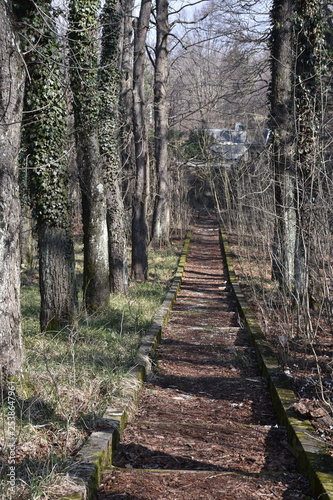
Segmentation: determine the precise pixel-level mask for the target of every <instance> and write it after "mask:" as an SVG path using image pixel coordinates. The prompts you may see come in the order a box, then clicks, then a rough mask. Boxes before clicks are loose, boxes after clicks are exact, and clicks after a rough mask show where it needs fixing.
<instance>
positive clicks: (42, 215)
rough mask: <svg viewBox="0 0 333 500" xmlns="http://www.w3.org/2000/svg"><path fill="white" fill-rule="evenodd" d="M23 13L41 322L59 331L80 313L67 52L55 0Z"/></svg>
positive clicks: (28, 162)
mask: <svg viewBox="0 0 333 500" xmlns="http://www.w3.org/2000/svg"><path fill="white" fill-rule="evenodd" d="M21 14H23V17H22V19H21V27H20V32H21V34H22V43H23V45H24V48H25V61H26V65H27V69H28V73H29V79H28V80H27V84H26V92H25V103H24V110H25V118H24V128H23V146H24V158H23V164H24V168H26V169H27V171H28V178H29V187H30V192H31V203H32V206H33V212H34V215H35V218H36V221H37V233H38V250H39V284H40V294H41V310H40V324H41V329H42V330H53V329H59V328H62V327H63V326H65V325H68V324H72V322H73V320H74V316H75V312H76V287H75V271H74V249H73V240H72V233H71V206H70V202H69V176H68V166H69V157H68V154H67V151H66V147H67V133H68V118H67V111H66V110H67V102H66V98H65V93H66V87H65V86H64V74H63V67H64V64H63V63H64V61H63V59H62V56H61V54H63V51H62V50H61V49H60V47H59V43H58V37H57V30H56V26H55V23H54V22H53V20H52V7H51V0H39V2H31V3H29V4H28V5H27V6H26V9H25V12H24V13H23V12H21Z"/></svg>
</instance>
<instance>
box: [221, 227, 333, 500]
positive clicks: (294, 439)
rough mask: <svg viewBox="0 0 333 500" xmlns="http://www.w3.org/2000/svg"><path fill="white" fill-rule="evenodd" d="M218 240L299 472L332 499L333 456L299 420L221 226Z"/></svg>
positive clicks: (316, 490)
mask: <svg viewBox="0 0 333 500" xmlns="http://www.w3.org/2000/svg"><path fill="white" fill-rule="evenodd" d="M220 241H221V251H222V254H223V255H224V257H225V259H226V263H227V268H228V279H229V282H230V284H231V286H232V288H233V291H234V293H235V296H236V300H237V304H238V309H239V312H240V314H241V316H242V319H243V321H244V323H245V324H246V326H247V328H248V330H249V333H250V336H251V343H252V345H253V346H254V348H255V350H256V354H257V357H258V360H259V363H260V365H261V369H262V373H263V375H264V376H265V377H267V378H268V382H269V388H270V392H271V395H272V399H273V403H274V406H275V409H276V411H277V414H278V417H279V421H280V423H281V424H282V425H284V426H285V427H286V429H287V433H288V439H289V443H290V445H291V446H292V449H293V453H294V455H295V459H296V463H297V466H298V468H299V471H300V472H301V473H302V474H303V475H305V476H306V477H308V479H309V480H310V485H311V488H312V491H313V493H314V494H315V495H316V498H320V499H322V500H324V499H325V500H328V499H331V500H333V457H332V456H331V455H330V453H329V452H328V450H327V448H326V446H325V444H324V443H322V442H320V441H319V439H318V437H317V435H316V433H315V430H314V428H313V427H312V425H311V423H310V421H309V420H306V419H300V418H299V414H298V413H296V412H295V411H294V410H293V409H292V405H293V404H294V403H296V402H298V399H297V398H296V395H295V393H294V392H293V390H292V389H291V384H290V380H289V379H288V377H287V375H286V374H285V373H284V372H283V371H282V369H281V368H280V366H279V363H278V361H277V359H276V356H275V353H274V351H273V349H272V348H271V346H270V345H269V343H268V341H267V339H266V337H265V335H264V333H263V332H262V330H261V328H260V326H259V323H258V322H257V320H256V318H255V316H254V314H253V312H252V310H251V308H250V306H249V304H248V303H247V301H246V299H245V296H244V294H243V293H242V291H241V288H240V285H239V282H238V278H237V275H236V273H235V271H234V268H233V263H232V253H231V251H230V247H229V244H228V241H227V238H226V235H225V233H224V232H223V230H222V229H221V228H220Z"/></svg>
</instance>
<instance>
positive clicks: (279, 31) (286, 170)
mask: <svg viewBox="0 0 333 500" xmlns="http://www.w3.org/2000/svg"><path fill="white" fill-rule="evenodd" d="M293 5H294V1H293V0H276V1H275V2H274V4H273V7H272V10H271V20H272V32H271V65H272V87H271V116H270V128H271V130H272V136H273V144H272V164H273V170H274V178H275V207H276V227H275V235H274V248H273V275H274V277H275V278H276V279H277V280H278V281H279V283H280V284H281V286H282V287H283V288H284V289H285V290H286V291H288V292H289V293H291V294H292V293H293V292H294V286H295V281H294V277H295V276H294V259H295V245H296V203H295V201H296V200H295V182H296V178H295V135H294V108H293V103H292V102H293V68H294V40H293V34H292V33H293V32H292V22H293V21H292V19H293V12H294V7H293Z"/></svg>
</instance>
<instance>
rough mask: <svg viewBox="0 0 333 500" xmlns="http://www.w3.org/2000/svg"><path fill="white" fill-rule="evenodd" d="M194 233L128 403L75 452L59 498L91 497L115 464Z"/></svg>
mask: <svg viewBox="0 0 333 500" xmlns="http://www.w3.org/2000/svg"><path fill="white" fill-rule="evenodd" d="M191 236H192V232H191V231H188V233H187V234H186V237H185V241H184V245H183V249H182V253H181V255H180V258H179V262H178V266H177V271H176V273H175V276H174V278H173V280H172V284H171V287H170V288H169V290H168V292H167V294H166V297H165V299H164V302H163V304H162V306H161V307H160V308H159V310H158V311H157V313H156V314H155V316H154V319H153V322H152V325H151V327H150V328H149V330H148V331H147V332H146V334H145V335H144V336H143V337H142V341H141V344H140V347H139V350H138V353H137V357H136V360H135V364H134V366H132V367H131V368H130V370H129V374H130V376H131V377H133V384H132V389H131V394H130V395H129V401H130V402H129V404H128V406H127V407H126V408H125V409H123V410H117V409H115V408H108V409H107V410H106V411H105V413H104V415H103V418H102V423H103V429H105V430H103V431H95V432H93V433H92V434H91V435H90V436H89V438H88V440H87V442H86V444H85V445H84V446H83V447H82V448H81V450H80V452H79V453H78V454H77V455H76V457H75V462H74V464H73V466H72V467H71V469H70V472H69V474H68V476H69V478H70V486H69V487H68V488H69V489H68V492H67V493H64V494H63V496H61V497H57V498H58V500H92V498H93V497H94V495H95V493H96V490H97V489H98V487H99V485H100V482H101V478H102V473H103V470H104V469H106V468H107V467H109V466H110V465H111V464H112V455H113V454H114V452H115V449H116V447H117V445H118V443H119V439H120V437H121V435H122V432H123V430H124V428H125V426H126V423H127V422H128V420H129V418H130V413H131V409H132V408H133V404H134V405H135V403H136V402H137V399H138V396H139V393H140V390H141V387H142V384H143V381H144V380H145V378H146V376H147V375H148V374H149V372H150V370H151V361H150V358H151V355H152V353H153V351H154V349H155V348H156V346H157V345H158V343H159V342H160V340H161V331H162V327H163V326H165V325H166V324H167V322H168V318H169V313H170V311H171V310H172V307H173V304H174V302H175V300H176V297H177V294H178V291H179V289H180V286H181V283H182V279H183V274H184V270H185V264H186V259H187V253H188V249H189V246H190V241H191Z"/></svg>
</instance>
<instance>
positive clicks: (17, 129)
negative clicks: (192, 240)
mask: <svg viewBox="0 0 333 500" xmlns="http://www.w3.org/2000/svg"><path fill="white" fill-rule="evenodd" d="M193 3H194V4H198V2H193ZM178 5H179V4H178V3H172V2H170V4H169V2H168V0H156V2H155V3H154V2H152V0H142V2H141V3H140V5H139V10H137V11H134V2H133V1H125V0H123V1H122V0H105V1H104V2H102V3H101V2H100V0H92V1H89V2H87V1H86V0H64V1H63V4H61V3H59V2H52V0H29V1H22V2H9V1H5V0H0V7H1V9H0V35H1V38H0V41H1V44H0V56H1V67H0V72H1V74H0V86H1V88H0V97H1V99H0V106H1V122H0V153H1V158H2V163H1V170H0V171H1V179H0V180H1V183H0V206H1V218H0V259H1V265H0V269H1V271H0V273H1V274H0V317H1V322H0V358H1V365H2V371H3V373H5V374H11V373H15V372H16V371H17V370H18V369H19V367H20V364H21V357H22V352H21V332H20V303H19V288H20V280H19V272H20V270H19V264H20V255H19V238H18V234H19V227H20V218H19V213H20V208H19V207H20V197H21V203H22V199H24V203H26V204H28V207H29V208H28V209H27V210H28V211H29V210H31V214H32V218H33V221H34V224H35V228H36V234H37V238H38V251H39V280H40V291H41V317H40V320H41V321H40V322H41V329H42V330H48V329H59V328H62V327H64V326H66V325H70V324H72V323H73V322H74V321H75V317H76V312H77V295H76V283H75V272H74V252H73V236H72V220H73V213H72V203H71V196H72V194H71V188H70V186H71V184H70V182H69V181H70V168H72V169H73V165H75V171H76V172H77V178H78V180H79V186H80V193H81V195H80V199H81V202H80V206H81V207H82V228H83V240H84V278H83V296H84V305H85V308H86V310H87V311H96V310H98V309H99V308H103V307H104V306H105V305H106V304H108V302H109V299H110V294H112V293H118V292H126V290H127V286H128V271H127V245H128V243H129V241H130V242H131V249H132V257H131V258H132V261H131V277H132V279H134V280H137V281H142V280H145V279H146V277H147V270H148V248H149V244H152V245H154V246H157V247H158V246H162V245H168V243H169V232H170V220H171V217H172V215H175V217H176V218H181V213H182V211H183V210H185V207H184V203H183V201H184V200H186V198H187V197H188V191H189V190H190V188H191V187H189V188H188V186H187V182H189V181H190V182H192V183H193V184H196V183H197V184H198V186H199V192H200V193H201V194H202V193H204V192H205V193H206V194H207V196H210V197H211V199H215V202H216V205H217V207H218V208H219V209H224V211H227V212H228V214H229V216H231V218H233V223H235V222H240V221H241V218H242V216H244V217H245V218H246V217H251V218H252V221H257V222H258V223H259V225H260V224H261V228H263V227H267V231H268V233H267V239H268V240H269V242H270V243H269V244H270V248H271V260H272V273H273V278H274V279H276V280H277V282H278V283H279V286H280V288H281V290H283V293H284V294H285V297H286V300H291V302H293V301H294V302H295V303H297V305H298V306H299V307H302V308H303V310H304V311H308V312H309V310H310V308H311V306H312V304H313V303H315V302H318V300H320V299H319V298H318V297H319V295H320V294H319V295H318V293H319V292H318V290H319V288H320V287H321V288H322V289H323V290H324V289H325V290H324V292H322V295H321V296H324V295H325V297H326V298H327V296H328V295H329V293H330V292H329V287H328V285H327V282H328V279H326V280H324V281H320V280H319V279H318V276H319V275H321V276H322V275H323V274H325V272H326V270H327V267H325V265H324V264H323V262H324V254H325V257H326V256H327V253H328V252H329V251H330V247H328V246H327V245H326V246H325V245H324V242H325V238H327V236H328V235H330V232H331V222H330V214H331V211H330V203H329V200H328V198H329V193H330V167H329V165H330V155H329V151H330V141H329V139H328V131H329V126H326V124H327V123H329V119H328V114H327V113H326V111H325V110H326V108H327V102H328V100H329V99H328V97H329V94H328V92H327V91H326V89H327V80H328V71H327V68H328V67H329V51H328V49H327V47H328V44H329V40H330V36H329V29H330V28H329V26H330V22H331V21H330V19H331V18H330V10H329V8H328V6H327V4H326V3H325V2H321V1H319V0H275V1H274V2H273V5H272V6H271V5H269V4H268V5H265V2H263V1H261V2H259V1H258V2H256V1H253V2H250V3H247V4H246V5H245V4H241V3H238V2H230V1H229V0H223V1H222V0H221V1H213V0H207V1H205V2H202V5H198V7H197V11H196V13H195V14H194V15H193V14H192V17H191V18H188V19H187V21H186V22H184V19H183V21H182V22H180V17H179V15H180V13H182V12H184V5H186V4H182V5H181V6H180V7H179V8H178ZM269 9H271V10H270V12H271V25H270V24H269V21H268V19H269V18H268V11H269ZM133 12H137V14H136V15H134V14H133ZM152 27H153V29H152ZM269 61H270V62H271V67H269ZM147 77H148V80H147ZM147 81H150V82H151V88H149V85H148V84H147ZM269 98H270V100H269ZM268 102H269V105H268ZM148 104H150V105H151V108H150V107H149V106H148ZM235 122H240V123H242V124H244V125H245V126H246V127H247V130H248V137H249V140H250V141H252V142H253V143H258V142H260V141H261V142H262V132H263V130H264V128H267V126H269V128H270V129H271V132H272V134H271V137H272V141H271V143H270V145H269V148H268V149H267V148H266V150H265V153H262V154H261V158H263V161H262V163H260V162H258V161H257V160H254V161H250V162H247V163H246V162H245V163H244V162H243V163H241V164H237V165H236V164H235V165H234V166H231V167H230V168H228V169H226V168H225V165H224V164H223V162H222V163H221V164H220V165H219V164H216V162H215V163H214V166H212V164H210V163H209V161H204V162H201V166H198V167H197V168H196V169H195V171H191V172H189V171H188V170H186V168H187V167H186V165H187V162H188V160H189V159H191V158H190V156H191V155H190V154H189V151H191V147H192V146H193V144H192V143H191V141H193V138H195V137H196V138H198V137H200V134H201V132H200V131H203V130H205V129H206V128H215V127H216V128H223V127H229V128H230V127H233V126H234V123H235ZM198 131H199V132H198ZM151 137H153V140H151ZM196 146H197V145H196ZM195 150H196V147H194V149H193V148H192V151H195ZM209 150H210V145H208V144H205V145H204V146H203V147H202V148H201V153H200V157H201V159H202V158H204V159H205V158H206V156H205V155H206V154H207V151H209ZM170 157H172V162H171V160H170ZM208 157H209V154H208V156H207V158H208ZM252 160H253V157H252ZM171 163H172V168H171V169H170V164H171ZM259 165H262V166H259ZM19 171H20V173H21V175H19ZM23 181H24V182H23ZM19 183H20V189H19ZM200 186H201V187H200ZM192 187H193V186H192ZM200 189H201V191H200ZM19 191H20V192H21V195H20V194H19ZM201 194H200V195H199V196H201ZM323 200H325V202H323ZM260 204H262V212H261V213H260V209H259V207H260V206H261V205H260ZM253 206H255V209H254V210H252V211H251V210H250V208H251V207H252V208H253ZM273 207H274V209H273ZM319 207H320V208H319ZM323 207H324V208H323ZM318 208H319V210H320V216H319V212H318ZM24 210H26V205H24ZM128 213H130V218H128V216H127V214H128ZM249 214H251V215H249ZM323 215H325V222H323ZM229 220H230V217H229ZM242 221H243V219H242ZM263 221H265V224H263ZM242 223H243V222H242ZM129 229H130V230H129ZM318 253H320V254H321V256H320V258H321V263H320V264H318V262H319V257H318ZM326 278H327V277H326ZM323 283H325V284H324V285H323ZM307 314H308V313H307ZM308 316H309V314H308ZM308 328H311V325H310V321H309V322H308Z"/></svg>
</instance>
